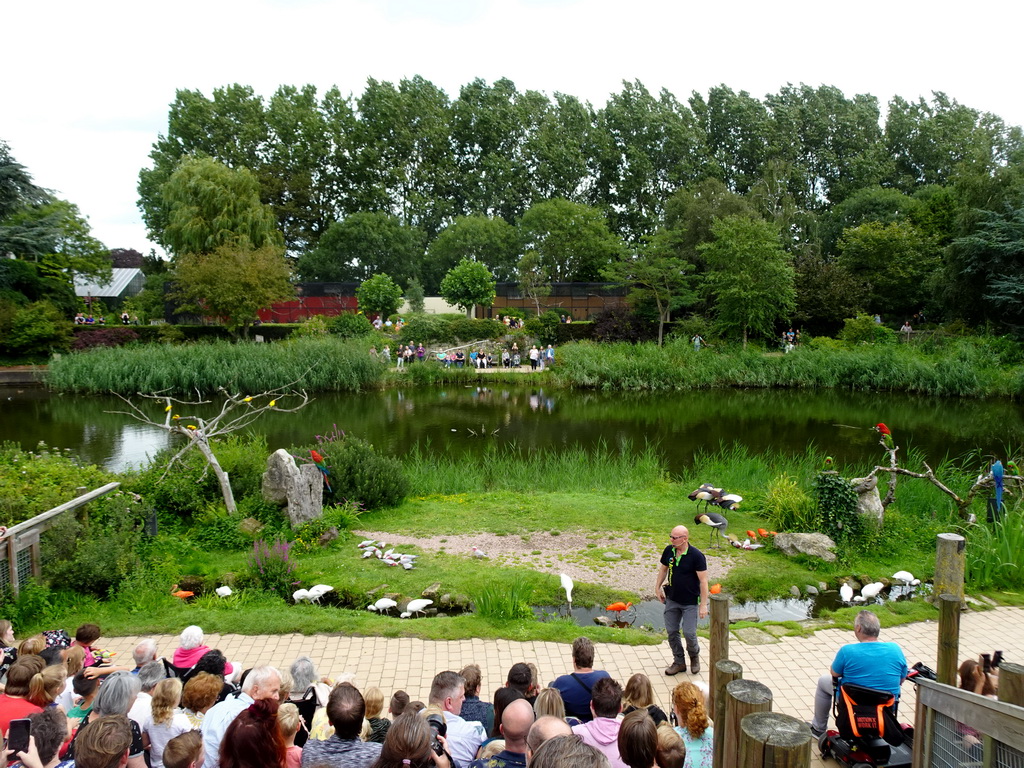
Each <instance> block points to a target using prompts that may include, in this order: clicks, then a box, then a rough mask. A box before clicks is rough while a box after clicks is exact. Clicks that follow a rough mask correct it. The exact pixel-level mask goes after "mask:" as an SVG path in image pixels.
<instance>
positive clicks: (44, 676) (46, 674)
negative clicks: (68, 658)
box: [26, 664, 68, 708]
mask: <svg viewBox="0 0 1024 768" xmlns="http://www.w3.org/2000/svg"><path fill="white" fill-rule="evenodd" d="M67 683H68V668H67V667H65V666H64V665H63V664H53V665H51V666H49V667H43V669H42V671H41V672H37V673H36V674H34V675H32V679H31V680H30V681H29V684H28V696H27V697H26V698H28V700H29V701H31V702H32V703H33V704H35V705H36V706H37V707H44V708H45V707H48V706H49V705H50V704H53V702H54V701H56V700H57V697H58V696H59V695H60V692H61V691H63V690H64V686H65V685H67Z"/></svg>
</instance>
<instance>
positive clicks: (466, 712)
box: [459, 664, 494, 733]
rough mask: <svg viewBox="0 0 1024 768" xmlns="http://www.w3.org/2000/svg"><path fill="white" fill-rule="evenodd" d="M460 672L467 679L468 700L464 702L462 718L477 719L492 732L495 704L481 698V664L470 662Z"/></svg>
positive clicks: (486, 729)
mask: <svg viewBox="0 0 1024 768" xmlns="http://www.w3.org/2000/svg"><path fill="white" fill-rule="evenodd" d="M459 674H460V675H462V677H463V678H464V679H465V680H466V700H465V701H464V702H462V713H461V715H462V718H463V719H464V720H476V721H477V722H478V723H481V724H483V726H484V730H485V731H486V732H487V733H490V732H491V730H492V729H493V728H494V705H493V704H491V703H490V702H488V701H481V699H480V684H481V682H482V680H481V674H480V665H478V664H469V665H467V666H465V667H463V668H462V671H461V672H459Z"/></svg>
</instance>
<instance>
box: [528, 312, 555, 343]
mask: <svg viewBox="0 0 1024 768" xmlns="http://www.w3.org/2000/svg"><path fill="white" fill-rule="evenodd" d="M561 324H562V320H561V318H560V317H559V316H558V313H557V312H555V311H554V310H553V309H549V310H547V311H546V312H544V313H543V314H541V315H540V316H537V315H531V316H530V317H529V318H527V320H526V325H525V327H524V330H525V331H526V332H527V333H528V334H530V335H531V336H534V337H535V338H536V339H537V340H538V341H540V342H541V343H542V344H554V343H555V342H556V341H557V340H558V326H560V325H561Z"/></svg>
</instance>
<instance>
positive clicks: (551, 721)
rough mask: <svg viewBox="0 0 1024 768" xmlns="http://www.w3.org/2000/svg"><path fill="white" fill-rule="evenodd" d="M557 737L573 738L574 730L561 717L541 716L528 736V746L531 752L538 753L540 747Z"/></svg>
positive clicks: (531, 727)
mask: <svg viewBox="0 0 1024 768" xmlns="http://www.w3.org/2000/svg"><path fill="white" fill-rule="evenodd" d="M556 736H572V729H571V728H570V727H569V724H568V723H567V722H565V720H563V719H562V718H560V717H555V716H554V715H539V716H538V717H537V719H536V721H534V723H533V725H532V726H530V732H529V733H528V734H527V736H526V745H527V746H528V747H529V748H530V752H531V753H533V752H536V751H537V750H538V749H540V745H541V744H543V743H544V742H545V741H547V740H548V739H553V738H555V737H556Z"/></svg>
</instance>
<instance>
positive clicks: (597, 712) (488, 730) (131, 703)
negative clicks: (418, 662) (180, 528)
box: [0, 621, 713, 768]
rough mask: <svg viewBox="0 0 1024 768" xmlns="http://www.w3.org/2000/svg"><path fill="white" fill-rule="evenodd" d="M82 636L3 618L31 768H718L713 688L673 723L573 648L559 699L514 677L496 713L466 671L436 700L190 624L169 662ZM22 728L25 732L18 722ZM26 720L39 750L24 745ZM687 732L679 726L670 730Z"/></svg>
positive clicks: (7, 725)
mask: <svg viewBox="0 0 1024 768" xmlns="http://www.w3.org/2000/svg"><path fill="white" fill-rule="evenodd" d="M99 638H100V628H99V627H98V626H96V625H95V624H83V625H82V626H80V627H79V628H78V630H77V631H76V633H75V636H74V638H73V639H72V638H71V637H70V636H69V635H68V634H67V633H66V632H64V631H63V630H55V631H53V632H47V633H43V634H41V635H36V636H33V637H30V638H28V639H26V640H24V641H22V642H21V643H20V644H17V643H15V640H14V628H13V627H12V626H11V624H10V622H7V621H3V622H0V641H2V642H0V644H2V645H4V646H5V647H4V648H3V649H0V675H2V678H3V681H4V686H5V687H4V692H3V694H2V695H0V730H2V731H3V733H4V734H10V735H11V742H10V743H9V747H10V746H14V747H16V749H14V750H10V749H9V751H8V757H9V759H10V760H11V761H12V763H11V764H16V763H17V762H20V763H21V764H22V765H24V766H26V768H73V766H76V765H78V766H81V768H113V767H114V766H127V768H146V766H149V767H150V768H371V767H372V768H405V766H409V767H410V768H430V767H431V766H436V767H437V768H526V766H528V765H529V766H531V767H535V768H565V767H569V768H626V766H628V768H653V766H655V765H657V766H661V768H710V766H711V753H712V737H713V730H712V726H711V723H710V721H709V720H708V717H707V712H706V701H705V695H706V691H704V690H702V689H701V688H699V687H698V685H695V684H694V683H691V682H684V683H680V684H679V685H677V686H676V687H675V689H674V691H673V694H672V702H671V707H670V714H666V713H665V711H664V710H663V709H662V708H661V707H660V706H659V705H658V703H657V702H656V701H655V698H654V689H653V686H652V685H651V681H650V680H649V679H648V678H647V677H646V676H645V675H642V674H636V675H633V676H632V677H631V678H630V679H629V681H628V682H627V683H626V686H625V688H623V687H622V686H621V685H620V684H619V682H617V681H616V680H613V679H612V678H611V676H610V675H609V674H608V673H607V672H605V671H603V670H598V669H595V668H594V645H593V643H592V642H591V641H590V640H589V639H588V638H585V637H581V638H577V640H576V641H575V642H574V643H573V646H572V671H571V672H569V673H567V674H565V675H562V676H560V677H558V678H556V679H555V680H554V681H552V682H551V683H550V685H548V686H547V687H543V686H542V684H541V683H540V681H539V673H538V671H537V667H536V666H535V665H533V664H530V663H526V662H520V663H516V664H514V665H512V667H511V668H510V669H509V671H508V675H507V677H506V680H505V682H504V684H503V685H501V686H500V687H498V688H497V689H496V690H495V692H494V695H493V697H492V699H491V701H487V700H484V699H481V698H480V690H481V684H482V680H481V671H480V667H479V666H478V665H476V664H469V665H467V666H466V667H465V668H463V669H462V670H461V671H459V672H455V671H453V670H446V671H443V672H439V673H438V674H437V675H435V676H434V678H433V681H432V684H431V687H430V692H429V695H428V696H427V700H426V702H423V701H414V700H411V697H410V696H409V694H408V693H406V692H405V691H403V690H397V691H395V692H394V693H393V694H392V695H391V696H390V698H389V699H387V704H386V706H385V701H386V697H385V694H384V693H383V692H382V691H381V690H380V689H379V688H376V687H369V688H365V689H363V690H360V689H359V688H357V687H356V686H355V685H354V684H353V683H352V681H351V679H343V680H339V681H337V682H332V681H331V680H329V679H328V678H326V677H322V676H321V675H320V673H319V672H318V671H317V669H316V667H315V665H314V663H313V661H312V660H311V659H310V658H309V657H308V656H300V657H298V658H297V659H295V661H294V662H293V663H292V664H291V666H290V667H289V668H288V669H287V670H279V669H277V668H275V667H272V666H269V665H265V664H259V665H256V666H253V667H252V668H249V669H245V670H244V671H242V669H241V665H233V664H232V663H230V662H229V661H228V660H227V659H226V658H225V657H224V654H222V653H221V652H220V651H219V650H216V649H211V648H209V647H208V646H207V645H205V644H204V637H203V632H202V630H201V629H200V628H199V627H196V626H192V627H187V628H186V629H185V630H184V631H183V632H182V633H181V637H180V645H179V647H178V648H176V649H175V651H174V653H173V654H172V656H171V658H169V659H168V658H162V657H160V655H159V651H158V648H157V645H156V642H155V641H154V640H152V639H147V640H142V641H141V642H139V643H138V645H137V646H136V647H135V649H134V651H133V653H132V661H133V665H129V666H112V665H110V664H109V660H107V659H105V654H104V653H103V652H101V651H99V650H97V647H96V643H97V642H98V641H99ZM12 723H14V726H12ZM24 723H27V731H28V735H29V738H28V739H27V745H26V744H21V743H17V742H18V738H17V735H16V734H15V733H13V732H12V731H17V732H18V733H20V734H21V735H24V734H23V733H22V730H20V729H22V724H24ZM675 723H678V725H674V724H675Z"/></svg>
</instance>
